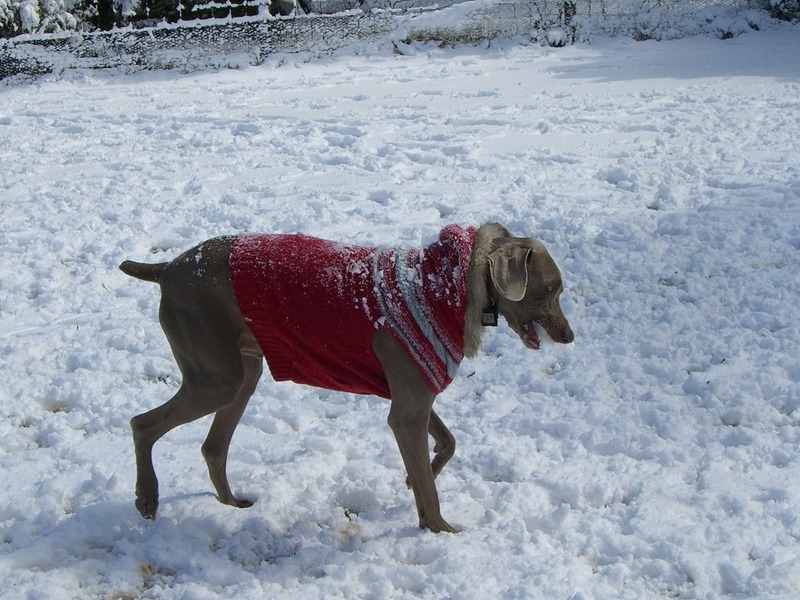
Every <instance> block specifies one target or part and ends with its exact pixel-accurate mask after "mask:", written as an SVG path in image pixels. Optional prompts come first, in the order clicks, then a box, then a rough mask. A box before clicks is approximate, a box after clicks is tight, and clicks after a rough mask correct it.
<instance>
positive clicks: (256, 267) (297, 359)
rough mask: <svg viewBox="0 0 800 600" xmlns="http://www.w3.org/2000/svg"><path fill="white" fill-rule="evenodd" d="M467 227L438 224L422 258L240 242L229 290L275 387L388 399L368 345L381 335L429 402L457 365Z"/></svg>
mask: <svg viewBox="0 0 800 600" xmlns="http://www.w3.org/2000/svg"><path fill="white" fill-rule="evenodd" d="M474 240H475V230H474V229H473V228H469V229H462V228H461V227H459V226H457V225H448V226H447V227H445V228H444V229H443V230H442V231H441V232H440V233H439V239H438V240H437V241H436V242H434V243H432V244H431V245H429V246H427V247H426V248H424V249H417V248H370V247H361V246H343V245H340V244H337V243H334V242H329V241H326V240H320V239H317V238H312V237H307V236H303V235H242V236H240V237H239V238H237V239H236V240H235V241H234V243H233V247H232V248H231V256H230V274H231V282H232V284H233V290H234V293H235V294H236V299H237V301H238V303H239V307H240V309H241V311H242V314H243V315H244V318H245V321H246V322H247V325H248V327H249V328H250V330H251V331H252V332H253V335H255V337H256V340H258V343H259V345H260V346H261V350H262V351H263V353H264V356H265V358H266V359H267V365H268V366H269V369H270V372H271V373H272V376H273V378H274V379H275V380H276V381H286V380H291V381H294V382H297V383H304V384H308V385H313V386H316V387H322V388H326V389H331V390H338V391H344V392H354V393H358V394H374V395H376V396H381V397H383V398H389V397H390V394H389V386H388V384H387V382H386V377H385V376H384V374H383V369H382V368H381V365H380V363H379V362H378V359H377V357H376V356H375V354H374V352H373V351H372V336H373V335H374V333H375V332H376V331H377V330H378V329H380V328H386V329H388V330H389V331H390V332H391V333H392V335H394V337H395V339H396V340H397V341H398V342H399V343H400V344H401V345H402V346H403V347H404V348H405V349H406V351H407V352H408V354H409V356H410V357H411V358H412V359H413V360H414V362H415V363H416V364H417V366H418V367H419V369H420V372H421V373H422V374H423V375H424V376H425V379H426V380H427V381H428V384H429V385H430V387H431V389H432V390H433V391H434V392H436V393H439V392H441V391H442V390H443V389H444V388H445V387H447V385H448V384H449V383H450V382H451V381H452V380H453V376H454V375H455V372H456V370H457V369H458V365H459V363H460V362H461V360H462V359H463V358H464V353H463V348H464V314H465V312H466V308H467V306H466V305H467V301H466V297H467V295H466V287H467V286H466V282H467V271H468V269H469V263H470V257H471V254H472V245H473V243H474Z"/></svg>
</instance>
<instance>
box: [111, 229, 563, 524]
mask: <svg viewBox="0 0 800 600" xmlns="http://www.w3.org/2000/svg"><path fill="white" fill-rule="evenodd" d="M120 268H121V269H122V271H124V272H125V273H126V274H128V275H131V276H133V277H137V278H139V279H143V280H145V281H152V282H156V283H158V284H160V286H161V306H160V310H159V320H160V322H161V326H162V328H163V329H164V333H165V334H166V336H167V339H168V341H169V344H170V347H171V348H172V352H173V354H174V355H175V360H176V361H177V363H178V367H179V368H180V371H181V374H182V375H183V381H182V383H181V386H180V389H179V390H178V392H177V393H176V394H175V395H174V396H173V397H172V399H170V400H169V401H168V402H166V403H165V404H163V405H162V406H160V407H158V408H156V409H154V410H151V411H149V412H146V413H144V414H141V415H138V416H136V417H134V418H133V419H132V420H131V428H132V429H133V441H134V447H135V451H136V469H137V479H136V508H137V509H138V510H139V512H140V513H141V514H142V516H144V517H145V518H148V519H154V518H155V515H156V510H157V508H158V480H157V479H156V473H155V469H154V468H153V461H152V448H153V445H154V444H155V442H156V441H157V440H158V439H159V438H161V436H163V435H164V434H165V433H167V432H168V431H170V430H171V429H173V428H175V427H177V426H178V425H181V424H183V423H188V422H190V421H193V420H195V419H198V418H199V417H202V416H205V415H208V414H211V413H216V415H215V417H214V422H213V423H212V425H211V429H210V430H209V432H208V436H207V437H206V440H205V442H204V443H203V445H202V452H203V456H204V458H205V460H206V463H207V465H208V471H209V474H210V476H211V481H212V483H213V484H214V487H215V488H216V491H217V495H218V497H219V500H220V502H222V503H224V504H230V505H232V506H237V507H247V506H250V505H251V504H252V503H251V502H248V501H247V500H243V499H240V498H236V497H235V496H234V495H233V493H232V492H231V488H230V486H229V485H228V478H227V474H226V462H227V458H228V447H229V445H230V442H231V437H232V436H233V432H234V429H235V428H236V425H237V424H238V423H239V419H240V418H241V416H242V413H243V412H244V409H245V407H246V405H247V402H248V400H249V399H250V396H251V395H252V393H253V391H254V390H255V387H256V384H257V382H258V380H259V378H260V376H261V373H262V369H263V359H264V358H266V361H267V364H268V366H269V369H270V372H271V374H272V376H273V378H274V379H275V380H276V381H284V380H291V381H295V382H298V383H303V384H308V385H314V386H317V387H322V388H326V389H333V390H339V391H346V392H355V393H360V394H374V395H377V396H381V397H384V398H387V399H390V400H391V406H390V410H389V419H388V421H389V426H390V427H391V429H392V432H393V433H394V436H395V439H396V441H397V445H398V446H399V448H400V454H401V455H402V458H403V462H404V464H405V467H406V471H407V472H408V479H407V484H408V485H409V486H410V487H411V489H412V490H413V492H414V498H415V500H416V504H417V512H418V514H419V524H420V527H423V528H427V529H430V530H431V531H435V532H438V531H450V532H454V531H455V529H454V528H453V527H452V526H450V525H449V524H448V523H447V521H445V520H444V518H442V515H441V513H440V510H439V497H438V493H437V491H436V485H435V483H434V478H435V477H436V475H438V474H439V472H440V471H441V470H442V467H444V465H445V464H446V463H447V461H448V460H450V458H451V457H452V456H453V453H454V451H455V439H454V438H453V435H452V434H451V433H450V431H449V430H448V429H447V427H445V425H444V423H442V421H441V420H440V419H439V417H438V416H437V415H436V413H435V412H434V411H433V410H432V408H433V401H434V399H435V398H436V395H437V394H438V393H439V392H441V391H442V390H443V389H444V388H445V387H446V386H447V385H448V384H449V383H450V381H451V380H452V378H453V376H454V375H455V372H456V370H457V368H458V364H459V362H460V361H461V360H462V359H463V357H464V356H467V357H472V356H474V355H475V353H476V352H477V350H478V348H479V346H480V343H481V337H482V335H483V328H484V327H485V326H487V325H496V324H497V315H498V314H499V315H502V316H503V317H504V318H505V319H506V321H507V322H508V324H509V326H510V327H511V328H512V329H513V330H514V331H515V332H516V333H517V334H518V335H519V337H520V339H521V340H522V342H523V344H525V346H527V347H528V348H533V349H538V348H539V336H538V334H537V331H536V328H535V326H534V324H539V325H541V326H542V327H543V329H544V330H545V331H546V332H547V334H548V335H549V336H550V338H552V339H553V341H555V342H559V343H570V342H572V340H573V338H574V336H573V333H572V330H571V329H570V326H569V323H568V322H567V320H566V318H565V317H564V313H563V312H562V310H561V306H560V304H559V296H560V294H561V292H562V290H563V286H562V281H561V274H560V273H559V270H558V267H557V266H556V264H555V262H554V261H553V259H552V258H551V257H550V255H549V254H548V252H547V250H546V249H545V247H544V245H542V243H541V242H539V241H537V240H533V239H530V238H518V237H514V236H512V235H511V233H510V232H509V231H508V230H507V229H505V228H504V227H502V226H501V225H499V224H497V223H488V224H485V225H483V226H481V227H480V228H478V229H474V228H466V229H462V228H461V227H458V226H456V225H450V226H448V227H445V228H444V229H443V230H442V231H441V233H440V234H439V237H438V239H437V240H436V241H434V242H433V243H431V244H430V245H428V246H426V247H424V248H421V249H414V248H410V249H408V248H383V247H380V248H369V247H361V246H344V245H340V244H336V243H334V242H329V241H325V240H320V239H317V238H312V237H307V236H301V235H241V236H231V237H222V238H215V239H212V240H208V241H206V242H203V243H202V244H200V245H198V246H196V247H194V248H192V249H191V250H189V251H187V252H185V253H183V254H182V255H180V256H179V257H177V258H176V259H174V260H172V261H170V262H166V263H160V264H145V263H137V262H133V261H125V262H123V263H122V264H121V265H120ZM428 434H430V435H431V437H432V438H433V440H434V442H435V446H434V457H433V461H431V459H430V455H429V450H428V443H427V436H428Z"/></svg>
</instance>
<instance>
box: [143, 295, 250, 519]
mask: <svg viewBox="0 0 800 600" xmlns="http://www.w3.org/2000/svg"><path fill="white" fill-rule="evenodd" d="M204 308H205V309H206V310H208V312H207V315H208V317H209V318H208V319H199V318H197V316H198V314H201V316H206V315H202V313H203V312H204V311H203V310H201V309H199V308H198V306H197V305H195V306H187V305H185V304H184V303H182V302H181V301H180V300H177V301H174V300H173V298H172V295H170V294H162V302H161V309H160V311H159V319H160V321H161V325H162V327H163V329H164V333H165V334H166V336H167V339H168V340H169V343H170V346H171V347H172V352H173V354H174V356H175V360H176V362H177V363H178V367H179V368H180V371H181V374H182V375H183V382H182V383H181V386H180V388H179V389H178V392H177V393H176V394H175V395H174V396H173V397H172V398H171V399H170V400H169V401H168V402H166V403H165V404H163V405H162V406H159V407H158V408H156V409H153V410H151V411H149V412H146V413H143V414H141V415H138V416H136V417H134V418H133V419H131V429H132V431H133V443H134V450H135V453H136V508H137V509H138V510H139V512H140V513H141V514H142V516H143V517H145V518H147V519H154V518H155V515H156V511H157V509H158V479H157V478H156V473H155V469H154V467H153V459H152V449H153V445H154V444H155V443H156V442H157V441H158V440H159V439H160V438H161V437H162V436H163V435H164V434H166V433H167V432H168V431H170V430H172V429H174V428H175V427H178V426H179V425H182V424H184V423H189V422H190V421H194V420H195V419H199V418H200V417H203V416H205V415H209V414H211V413H214V412H217V411H220V410H222V409H224V408H225V407H227V406H229V405H231V404H235V402H236V400H237V397H240V393H241V391H242V389H243V387H244V386H245V383H248V384H249V383H250V380H251V379H252V378H253V377H252V376H249V377H248V381H247V382H246V381H245V367H244V365H243V364H242V355H241V352H240V349H239V340H238V334H237V331H236V329H235V328H234V327H233V326H232V325H231V323H229V322H227V319H226V318H225V312H224V311H223V310H220V309H218V307H215V306H214V305H207V306H204ZM249 368H250V370H251V371H252V367H249ZM242 396H243V397H244V398H245V399H244V400H243V401H242V402H241V404H242V406H241V407H237V408H236V409H232V411H233V410H236V411H239V412H240V411H241V410H244V405H245V404H246V398H249V393H248V394H242ZM236 420H237V422H238V418H237V419H236ZM215 483H216V482H215Z"/></svg>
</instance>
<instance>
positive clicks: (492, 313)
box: [481, 304, 497, 327]
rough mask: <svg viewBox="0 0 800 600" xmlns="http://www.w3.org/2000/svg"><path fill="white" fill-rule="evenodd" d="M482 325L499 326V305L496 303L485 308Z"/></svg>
mask: <svg viewBox="0 0 800 600" xmlns="http://www.w3.org/2000/svg"><path fill="white" fill-rule="evenodd" d="M481 325H483V326H484V327H497V307H496V306H495V305H494V304H492V305H491V306H485V307H484V308H483V311H482V312H481Z"/></svg>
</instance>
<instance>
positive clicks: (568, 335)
mask: <svg viewBox="0 0 800 600" xmlns="http://www.w3.org/2000/svg"><path fill="white" fill-rule="evenodd" d="M574 340H575V334H574V333H572V329H570V328H569V327H567V328H566V329H565V330H564V343H565V344H571V343H572V342H573V341H574Z"/></svg>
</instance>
